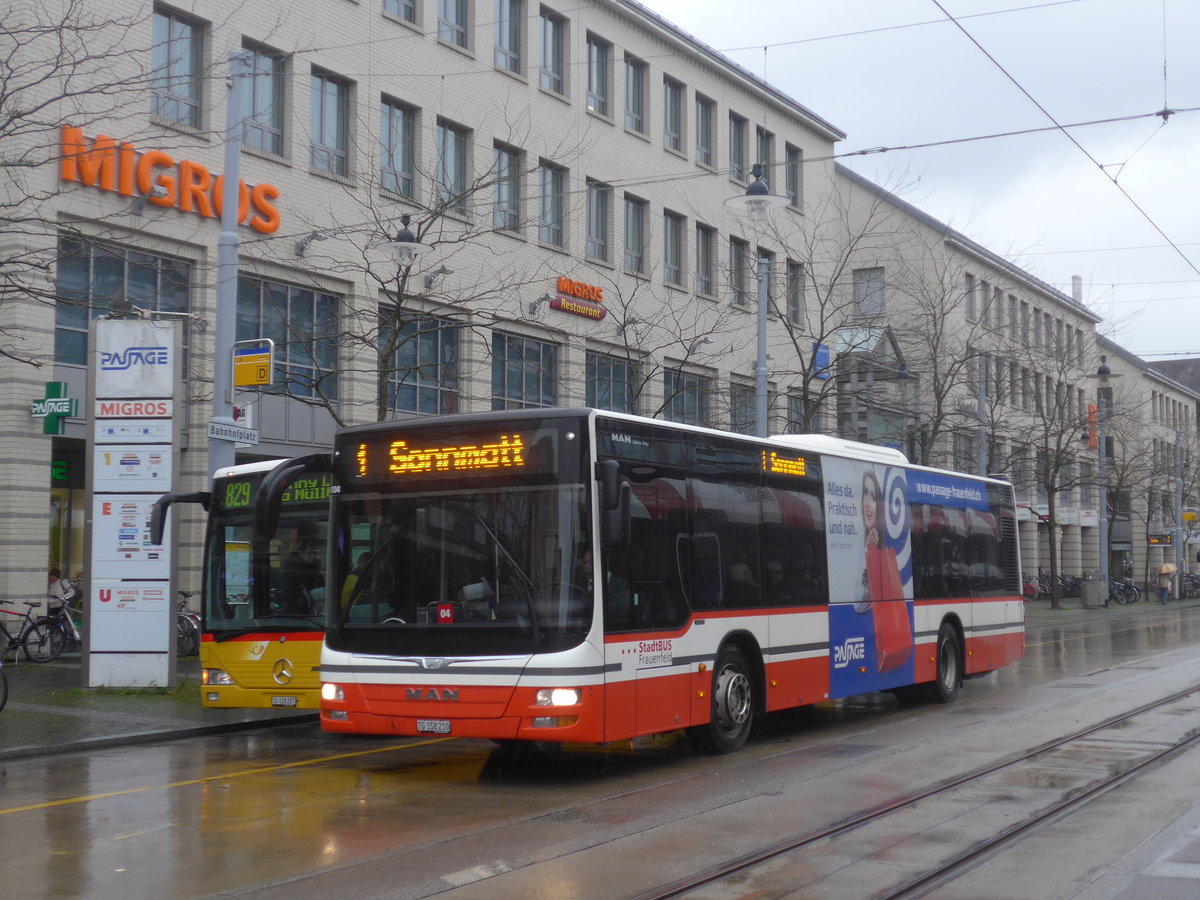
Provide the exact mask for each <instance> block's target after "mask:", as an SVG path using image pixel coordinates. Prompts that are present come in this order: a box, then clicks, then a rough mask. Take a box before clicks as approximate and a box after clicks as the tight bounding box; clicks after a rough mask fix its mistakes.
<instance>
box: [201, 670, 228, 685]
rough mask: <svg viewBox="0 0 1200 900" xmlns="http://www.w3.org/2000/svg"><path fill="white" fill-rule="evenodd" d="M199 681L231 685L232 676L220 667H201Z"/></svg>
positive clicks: (209, 683)
mask: <svg viewBox="0 0 1200 900" xmlns="http://www.w3.org/2000/svg"><path fill="white" fill-rule="evenodd" d="M200 683H201V684H207V685H231V684H233V676H231V675H230V674H229V673H228V672H225V671H222V670H221V669H201V670H200Z"/></svg>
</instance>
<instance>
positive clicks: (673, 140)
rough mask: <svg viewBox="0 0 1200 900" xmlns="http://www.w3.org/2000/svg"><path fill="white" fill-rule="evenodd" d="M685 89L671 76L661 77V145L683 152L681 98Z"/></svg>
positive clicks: (682, 98)
mask: <svg viewBox="0 0 1200 900" xmlns="http://www.w3.org/2000/svg"><path fill="white" fill-rule="evenodd" d="M686 93H687V92H686V90H685V88H684V86H683V85H682V84H680V83H679V82H678V81H676V80H675V79H673V78H664V79H663V146H664V147H666V148H667V149H668V150H676V151H678V152H680V153H682V152H683V100H684V95H685V94H686Z"/></svg>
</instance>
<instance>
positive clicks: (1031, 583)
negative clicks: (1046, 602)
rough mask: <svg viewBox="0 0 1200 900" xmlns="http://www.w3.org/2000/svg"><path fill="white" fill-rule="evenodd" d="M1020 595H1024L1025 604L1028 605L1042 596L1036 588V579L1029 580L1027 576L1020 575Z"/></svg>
mask: <svg viewBox="0 0 1200 900" xmlns="http://www.w3.org/2000/svg"><path fill="white" fill-rule="evenodd" d="M1021 593H1023V594H1024V595H1025V602H1026V603H1029V602H1032V601H1034V600H1037V599H1039V598H1040V597H1041V596H1042V589H1041V588H1040V587H1038V583H1037V579H1035V578H1030V577H1029V576H1028V575H1022V576H1021Z"/></svg>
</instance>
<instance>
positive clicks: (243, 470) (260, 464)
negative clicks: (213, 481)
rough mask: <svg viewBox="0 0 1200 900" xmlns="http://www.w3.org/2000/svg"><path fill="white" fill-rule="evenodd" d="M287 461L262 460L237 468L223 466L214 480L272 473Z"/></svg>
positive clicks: (240, 464)
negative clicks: (258, 473) (257, 473)
mask: <svg viewBox="0 0 1200 900" xmlns="http://www.w3.org/2000/svg"><path fill="white" fill-rule="evenodd" d="M284 462H287V460H286V459H261V460H258V461H257V462H248V463H239V464H238V465H236V466H223V467H221V468H220V469H217V473H216V475H214V476H213V477H214V478H236V477H237V476H238V475H253V474H254V473H256V472H270V471H271V470H273V469H274V468H276V467H277V466H278V465H279V464H280V463H284Z"/></svg>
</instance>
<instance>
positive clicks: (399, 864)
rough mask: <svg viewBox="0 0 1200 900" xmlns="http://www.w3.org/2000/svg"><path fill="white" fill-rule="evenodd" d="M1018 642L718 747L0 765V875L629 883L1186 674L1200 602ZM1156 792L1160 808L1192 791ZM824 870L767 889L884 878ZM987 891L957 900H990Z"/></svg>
mask: <svg viewBox="0 0 1200 900" xmlns="http://www.w3.org/2000/svg"><path fill="white" fill-rule="evenodd" d="M1027 645H1028V646H1027V653H1026V658H1025V659H1024V660H1023V661H1022V662H1021V663H1020V664H1019V665H1017V666H1015V667H1012V668H1010V669H1008V670H1005V671H1003V672H1000V673H995V674H993V675H990V676H988V677H987V678H984V679H979V680H975V681H972V682H968V684H967V685H966V686H965V687H964V690H963V692H962V694H961V695H960V699H959V701H958V703H956V704H955V705H953V706H950V707H919V708H916V709H901V708H900V707H899V706H898V705H897V704H896V702H895V701H894V700H893V699H892V698H891V697H888V696H869V697H864V698H856V699H854V700H851V701H843V702H840V703H837V704H830V705H828V706H824V707H820V708H815V709H809V710H802V711H798V712H795V713H790V714H786V715H780V716H776V717H773V718H772V719H771V720H770V721H769V722H768V723H767V725H766V727H765V728H764V729H763V733H762V734H761V735H760V736H759V737H758V739H757V740H756V741H754V742H753V743H752V744H751V746H750V747H748V748H747V749H746V750H745V751H743V752H742V753H739V754H736V755H734V756H731V757H716V758H714V757H700V756H697V755H695V754H694V753H693V752H692V750H691V749H690V748H689V747H688V746H687V744H686V742H684V741H683V740H681V739H680V737H679V736H677V735H671V736H667V737H663V738H657V739H651V740H645V741H640V742H638V744H637V745H636V746H635V747H632V748H630V747H628V746H624V747H608V748H594V747H588V748H567V749H566V750H565V751H564V752H562V753H561V754H552V755H538V754H531V755H529V756H528V758H517V759H510V758H508V757H506V756H504V755H502V754H501V753H500V752H499V751H497V750H496V749H495V748H494V747H493V746H492V745H491V744H490V743H486V742H476V741H460V740H450V739H426V740H421V739H411V740H401V741H388V740H377V739H373V738H372V739H366V738H362V739H355V738H344V737H337V736H331V735H324V734H322V733H321V732H320V731H319V730H317V729H316V727H315V726H314V725H296V726H290V727H284V728H275V729H267V730H259V731H252V732H244V733H237V734H228V735H216V736H212V737H204V738H194V739H188V740H183V741H175V742H169V743H161V744H147V745H140V746H124V747H112V748H107V749H100V750H96V751H94V752H89V753H67V754H62V755H58V756H52V757H47V758H44V759H25V760H10V761H7V762H4V763H0V798H2V799H0V872H2V873H3V879H2V880H3V883H4V884H6V885H20V886H21V889H20V896H22V897H43V896H44V897H73V896H78V897H122V898H125V897H130V896H162V895H171V896H176V897H206V896H213V895H221V894H224V895H242V894H249V895H252V896H268V897H285V896H286V897H324V896H340V897H360V896H361V897H375V896H380V897H382V896H389V897H391V896H395V897H423V896H430V895H434V894H439V893H443V894H446V895H447V896H461V897H473V896H480V897H483V896H491V897H505V896H522V897H548V898H549V897H553V898H569V897H579V898H590V897H624V896H632V895H635V894H637V893H638V892H639V891H642V890H646V889H648V888H650V887H652V886H654V885H655V884H660V883H662V882H664V881H667V880H670V879H671V878H673V877H678V876H679V875H680V874H681V873H683V874H686V873H687V872H688V871H691V870H694V869H695V868H696V867H697V866H700V865H703V864H705V863H706V862H707V861H711V860H713V859H716V858H720V857H722V856H723V855H726V856H727V855H734V854H736V853H739V852H745V851H746V850H748V849H752V848H753V847H755V846H761V845H762V844H763V843H764V842H766V841H769V840H771V839H777V838H778V836H779V835H781V834H783V833H787V832H791V831H797V830H803V829H807V828H811V827H816V826H818V825H820V824H821V823H823V822H828V821H833V820H835V819H836V818H837V817H840V816H844V815H848V814H849V813H851V812H853V811H855V810H857V809H861V808H864V807H865V806H867V805H870V804H871V803H875V802H878V801H879V799H880V798H881V797H884V796H886V795H888V794H889V793H890V792H896V791H900V790H903V789H904V787H905V786H906V785H908V784H912V783H915V782H917V781H920V780H922V779H924V780H927V781H932V780H935V779H936V778H939V777H941V775H942V774H944V772H945V771H946V769H947V768H948V767H951V766H953V765H960V764H961V765H967V764H968V763H970V762H973V761H975V760H977V759H981V758H983V757H986V756H987V755H988V754H989V753H998V752H1000V751H1001V749H1002V748H1004V747H1008V746H1009V745H1011V746H1017V745H1018V744H1024V745H1026V746H1032V745H1033V744H1035V743H1036V742H1038V741H1039V740H1044V739H1045V738H1046V737H1047V736H1049V735H1050V734H1051V733H1052V732H1053V731H1054V730H1055V729H1056V728H1057V727H1059V726H1060V725H1061V726H1063V727H1065V726H1066V725H1067V724H1068V723H1070V722H1074V721H1076V720H1082V719H1086V718H1087V717H1088V716H1099V715H1100V714H1101V713H1102V711H1103V710H1105V709H1107V708H1109V707H1111V706H1112V705H1113V703H1115V702H1129V703H1133V702H1135V701H1142V700H1145V699H1146V698H1149V697H1152V696H1153V695H1154V694H1155V692H1162V693H1165V692H1166V691H1167V690H1168V688H1172V687H1173V688H1178V687H1179V686H1180V685H1181V684H1187V683H1188V682H1189V680H1190V682H1192V683H1196V682H1198V681H1200V674H1198V673H1200V609H1194V608H1185V607H1170V608H1167V609H1163V610H1158V609H1153V610H1152V609H1143V610H1140V611H1139V614H1138V615H1136V616H1124V617H1096V618H1094V619H1088V620H1086V621H1077V622H1072V623H1069V624H1062V625H1054V626H1039V627H1036V628H1031V629H1030V631H1029V634H1028V636H1027ZM0 727H2V725H0ZM1031 777H1033V776H1031ZM1181 777H1182V776H1181ZM1067 780H1068V781H1069V780H1070V779H1069V778H1068V779H1067ZM1162 785H1163V786H1162V787H1160V788H1159V789H1160V790H1163V791H1164V796H1163V797H1162V798H1160V802H1161V803H1162V804H1166V805H1167V806H1171V805H1172V804H1174V805H1179V804H1181V803H1184V802H1185V801H1186V802H1195V800H1196V799H1198V798H1191V800H1190V801H1188V800H1187V799H1186V798H1183V797H1181V796H1180V792H1179V791H1172V790H1171V782H1170V781H1169V780H1164V781H1163V782H1162ZM1143 802H1149V801H1146V800H1144V799H1143ZM1181 809H1182V807H1181ZM1162 812H1163V807H1162V806H1160V807H1159V813H1160V816H1161V815H1162ZM1131 815H1132V813H1131ZM1112 820H1113V814H1112V812H1111V811H1110V812H1109V815H1108V816H1107V817H1106V818H1105V819H1104V821H1105V822H1107V823H1110V828H1111V822H1112ZM1153 821H1154V820H1153V819H1147V820H1146V821H1142V820H1140V819H1139V820H1138V823H1139V827H1141V828H1146V827H1152V825H1153ZM1160 821H1165V820H1160ZM1131 827H1132V826H1131ZM1077 839H1081V838H1077ZM1124 839H1126V840H1127V839H1129V835H1128V834H1126V835H1125V836H1124ZM883 840H884V842H885V843H886V838H884V839H883ZM1091 843H1093V844H1094V843H1095V842H1094V841H1093V842H1091ZM1093 849H1094V852H1098V848H1093ZM1110 855H1111V853H1110ZM1068 856H1069V854H1068ZM829 859H831V857H830V856H829V855H828V854H825V855H820V854H817V853H816V851H814V855H812V856H810V857H808V858H806V859H804V860H801V861H800V862H797V863H794V864H793V866H792V868H791V869H787V870H785V872H786V874H785V875H784V876H781V877H782V878H783V879H784V880H783V882H782V884H783V885H791V886H792V888H791V890H792V891H793V892H794V893H793V895H794V896H814V897H821V896H835V895H836V896H838V897H855V896H870V895H871V894H872V893H873V892H874V891H875V890H876V889H877V885H878V881H879V878H880V877H883V878H886V867H885V871H884V874H883V875H882V876H881V875H880V874H879V873H878V871H877V869H871V868H868V867H865V866H863V865H861V864H860V865H858V866H854V865H851V864H850V863H851V862H853V860H850V861H842V862H840V863H839V864H838V865H837V866H831V865H830V864H828V860H829ZM1093 864H1094V861H1093ZM797 866H798V867H799V868H798V869H797ZM1068 868H1069V867H1064V866H1056V867H1053V868H1052V869H1051V870H1045V869H1039V868H1037V867H1036V866H1032V865H1030V864H1028V863H1026V864H1025V865H1024V867H1023V871H1024V872H1025V873H1026V878H1027V879H1034V882H1033V883H1030V882H1029V881H1028V880H1027V881H1025V882H1021V883H1019V882H1017V881H1014V880H1012V879H1013V878H1014V877H1015V876H1008V881H1007V883H1008V884H1009V886H1010V887H1011V888H1012V889H1013V890H1017V889H1018V888H1017V885H1018V883H1019V884H1020V888H1019V889H1020V890H1022V891H1026V890H1030V889H1033V888H1036V889H1037V890H1038V893H1040V895H1041V896H1070V895H1071V894H1069V893H1059V891H1066V890H1067V888H1066V887H1065V886H1061V885H1055V884H1051V883H1050V882H1051V881H1053V880H1054V879H1055V878H1060V879H1063V883H1064V885H1065V884H1070V883H1071V881H1070V878H1071V876H1070V873H1069V872H1068V871H1067V869H1068ZM1055 872H1057V874H1055ZM1035 873H1036V875H1035ZM1039 879H1040V880H1039ZM798 885H808V887H807V888H800V887H797V886H798ZM748 887H749V886H748V885H744V886H743V887H741V888H739V887H732V888H724V889H721V890H720V891H716V892H709V893H704V894H697V895H696V896H712V897H717V896H729V897H734V896H786V895H788V890H787V889H786V888H785V887H781V886H780V885H778V884H776V885H774V887H771V886H770V882H769V880H768V881H767V882H765V883H764V884H763V885H758V886H757V887H756V888H755V891H753V892H751V891H749V890H748ZM980 890H981V887H980V886H979V885H976V886H975V887H974V889H973V892H972V894H971V895H972V896H976V897H978V896H991V894H990V893H989V891H988V890H986V889H983V893H980V892H979V891H980ZM6 893H7V892H6ZM955 895H956V894H955V893H954V892H950V893H947V894H943V896H955ZM1030 895H1031V894H1028V893H1026V894H1024V896H1030ZM996 896H1000V894H999V893H997V894H996ZM1014 896H1021V894H1014Z"/></svg>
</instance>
